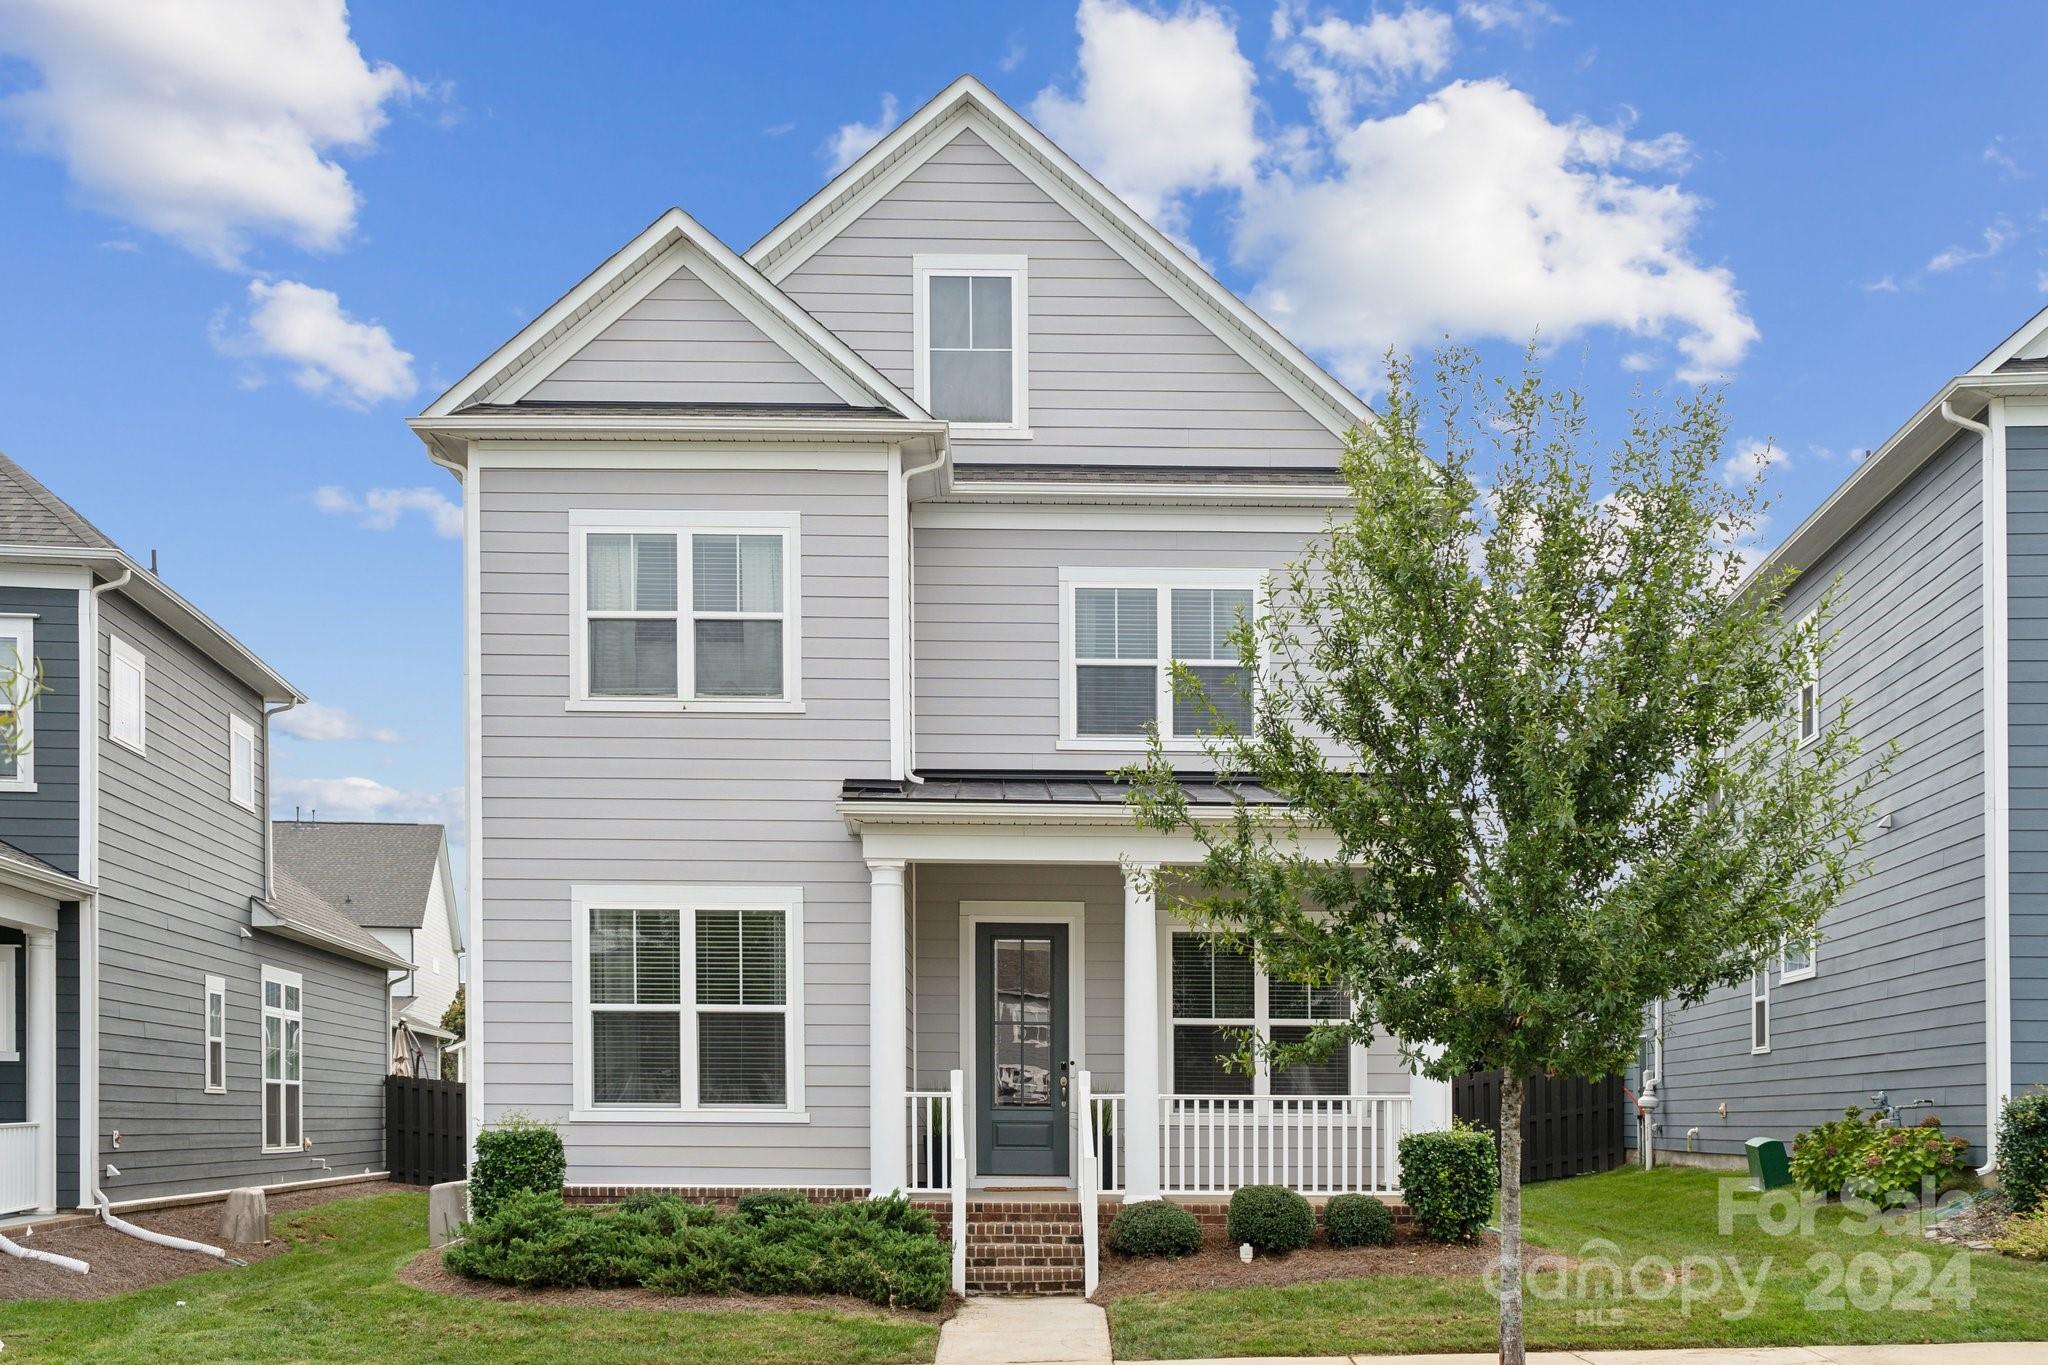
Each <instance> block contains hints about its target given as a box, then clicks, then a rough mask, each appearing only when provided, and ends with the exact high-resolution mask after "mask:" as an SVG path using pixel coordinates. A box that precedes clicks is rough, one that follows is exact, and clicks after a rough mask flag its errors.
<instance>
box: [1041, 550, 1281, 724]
mask: <svg viewBox="0 0 2048 1365" xmlns="http://www.w3.org/2000/svg"><path fill="white" fill-rule="evenodd" d="M1060 580H1061V581H1060V597H1061V604H1060V605H1061V613H1060V615H1061V634H1062V640H1061V654H1062V656H1063V657H1062V661H1061V669H1060V672H1061V679H1060V701H1061V707H1060V713H1061V743H1062V744H1063V745H1064V746H1066V747H1070V748H1118V749H1127V748H1131V747H1134V746H1136V745H1139V744H1142V743H1143V741H1144V738H1145V735H1146V733H1147V731H1148V730H1149V729H1151V727H1153V726H1155V725H1156V726H1157V727H1158V728H1159V735H1160V738H1161V739H1162V740H1164V741H1165V742H1166V743H1167V744H1169V745H1171V746H1176V747H1181V748H1189V747H1193V746H1195V745H1196V744H1198V743H1199V742H1200V739H1201V737H1202V736H1203V735H1206V734H1210V733H1212V732H1214V731H1216V730H1218V729H1220V728H1222V727H1223V726H1224V725H1228V726H1230V727H1231V728H1233V729H1237V730H1247V729H1249V728H1250V727H1251V723H1252V685H1251V680H1250V679H1249V678H1247V677H1246V675H1245V670H1244V667H1243V663H1242V660H1241V659H1240V657H1239V655H1238V651H1237V645H1236V639H1235V636H1236V632H1237V631H1238V629H1239V627H1240V626H1241V625H1243V624H1245V623H1247V622H1249V621H1250V620H1251V619H1252V616H1253V613H1254V612H1255V611H1256V610H1257V604H1258V583H1257V579H1256V577H1255V576H1254V575H1251V574H1241V573H1234V572H1227V573H1224V574H1220V575H1219V574H1214V573H1208V572H1204V571H1192V570H1179V571H1173V572H1170V573H1142V572H1140V573H1121V572H1116V573H1112V572H1104V571H1096V570H1086V569H1073V570H1064V571H1062V573H1061V575H1060ZM1175 663H1179V664H1182V665H1184V666H1185V667H1187V668H1188V669H1189V670H1190V671H1192V672H1193V674H1194V675H1195V677H1196V678H1197V679H1199V680H1200V682H1201V684H1202V690H1203V694H1204V695H1203V698H1202V700H1200V701H1197V700H1195V699H1193V698H1190V697H1181V696H1176V695H1175V693H1174V689H1173V677H1172V669H1171V665H1173V664H1175Z"/></svg>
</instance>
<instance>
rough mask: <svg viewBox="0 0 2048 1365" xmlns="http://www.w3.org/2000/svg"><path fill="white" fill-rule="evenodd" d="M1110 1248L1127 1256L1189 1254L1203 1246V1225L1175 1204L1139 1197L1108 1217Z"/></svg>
mask: <svg viewBox="0 0 2048 1365" xmlns="http://www.w3.org/2000/svg"><path fill="white" fill-rule="evenodd" d="M1109 1249H1110V1250H1111V1251H1121V1252H1122V1253H1123V1254H1124V1255H1126V1256H1192V1255H1194V1254H1195V1253H1196V1252H1198V1251H1200V1250H1201V1249H1202V1225H1201V1224H1200V1223H1198V1222H1196V1221H1195V1215H1193V1214H1192V1213H1189V1212H1188V1211H1187V1210H1186V1209H1184V1208H1182V1207H1181V1206H1180V1205H1178V1204H1169V1203H1167V1202H1166V1201H1165V1200H1164V1199H1141V1200H1139V1201H1138V1202H1137V1203H1135V1204H1126V1205H1124V1206H1123V1207H1122V1208H1121V1209H1118V1210H1117V1214H1116V1217H1115V1218H1112V1219H1111V1220H1110V1223H1109Z"/></svg>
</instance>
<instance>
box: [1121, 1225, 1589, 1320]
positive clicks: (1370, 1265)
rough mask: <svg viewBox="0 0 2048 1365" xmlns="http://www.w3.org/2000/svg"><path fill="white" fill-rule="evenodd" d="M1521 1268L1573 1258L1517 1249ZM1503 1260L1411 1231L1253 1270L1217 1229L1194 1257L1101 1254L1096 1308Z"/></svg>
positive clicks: (1488, 1249) (1260, 1262)
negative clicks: (1191, 1292) (1383, 1243)
mask: <svg viewBox="0 0 2048 1365" xmlns="http://www.w3.org/2000/svg"><path fill="white" fill-rule="evenodd" d="M1522 1259H1523V1265H1524V1270H1525V1271H1529V1270H1539V1269H1542V1270H1556V1269H1559V1268H1567V1267H1569V1266H1570V1264H1571V1261H1570V1258H1568V1257H1564V1256H1558V1255H1556V1254H1554V1253H1552V1252H1545V1251H1538V1250H1536V1249H1535V1248H1533V1247H1529V1246H1527V1245H1525V1246H1524V1247H1523V1249H1522ZM1499 1260H1500V1240H1499V1239H1498V1238H1496V1237H1495V1236H1494V1235H1493V1234H1491V1233H1483V1234H1481V1237H1480V1240H1479V1241H1477V1242H1473V1243H1470V1244H1469V1245H1467V1244H1446V1243H1443V1242H1432V1241H1430V1240H1429V1239H1428V1238H1425V1237H1421V1236H1418V1235H1417V1234H1416V1233H1415V1232H1414V1230H1413V1229H1411V1228H1408V1227H1405V1226H1404V1227H1401V1228H1398V1229H1396V1231H1395V1234H1394V1244H1393V1245H1392V1246H1390V1247H1346V1248H1341V1249H1340V1248H1337V1247H1329V1246H1321V1245H1316V1246H1309V1247H1304V1248H1303V1249H1302V1250H1300V1251H1295V1252H1290V1253H1288V1254H1287V1255H1285V1256H1254V1257H1253V1258H1252V1262H1251V1264H1250V1265H1246V1264H1245V1263H1244V1262H1243V1261H1241V1260H1239V1259H1238V1252H1237V1246H1236V1245H1235V1244H1234V1243H1232V1242H1231V1241H1230V1239H1229V1238H1228V1237H1227V1236H1226V1235H1225V1234H1224V1233H1223V1232H1222V1231H1220V1230H1217V1229H1207V1230H1205V1231H1204V1234H1203V1238H1202V1249H1201V1250H1200V1251H1198V1252H1196V1253H1195V1254H1194V1255H1193V1256H1185V1257H1181V1258H1178V1259H1172V1258H1168V1257H1164V1256H1121V1255H1118V1254H1117V1253H1116V1252H1114V1251H1110V1250H1107V1249H1104V1251H1103V1253H1102V1280H1101V1283H1100V1284H1098V1285H1097V1286H1096V1290H1095V1298H1096V1301H1097V1302H1107V1301H1108V1300H1110V1299H1123V1298H1129V1297H1131V1296H1132V1295H1136V1294H1162V1293H1167V1292H1170V1291H1174V1290H1182V1289H1250V1288H1253V1287H1257V1286H1266V1285H1282V1284H1304V1283H1307V1282H1309V1281H1312V1280H1356V1279H1365V1278H1368V1277H1370V1276H1374V1275H1455V1276H1473V1277H1477V1276H1480V1275H1483V1274H1485V1273H1486V1272H1487V1271H1488V1270H1489V1269H1491V1268H1492V1267H1493V1266H1494V1265H1496V1264H1497V1263H1498V1262H1499Z"/></svg>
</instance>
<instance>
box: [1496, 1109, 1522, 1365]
mask: <svg viewBox="0 0 2048 1365" xmlns="http://www.w3.org/2000/svg"><path fill="white" fill-rule="evenodd" d="M1500 1359H1501V1365H1525V1363H1524V1357H1523V1350H1522V1078H1521V1077H1520V1076H1518V1075H1516V1074H1515V1073H1514V1072H1513V1071H1503V1072H1502V1073H1501V1080H1500Z"/></svg>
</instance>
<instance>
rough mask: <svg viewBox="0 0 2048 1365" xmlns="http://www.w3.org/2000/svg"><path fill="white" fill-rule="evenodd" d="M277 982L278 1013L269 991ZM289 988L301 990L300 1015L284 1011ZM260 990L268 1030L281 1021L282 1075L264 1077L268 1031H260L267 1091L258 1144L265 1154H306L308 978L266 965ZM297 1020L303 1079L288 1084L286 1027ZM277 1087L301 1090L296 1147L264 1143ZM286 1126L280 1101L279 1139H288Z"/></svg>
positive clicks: (258, 1123) (259, 1070)
mask: <svg viewBox="0 0 2048 1365" xmlns="http://www.w3.org/2000/svg"><path fill="white" fill-rule="evenodd" d="M273 981H275V982H276V983H277V987H278V1005H277V1007H276V1008H275V1009H273V1008H271V1005H270V990H269V987H270V983H271V982H273ZM287 986H292V987H296V988H297V989H298V992H299V1008H298V1009H297V1010H296V1011H293V1010H288V1009H286V1008H285V1007H284V988H285V987H287ZM256 989H257V994H256V1003H257V1006H258V1007H259V1009H260V1011H261V1016H262V1018H263V1020H264V1024H265V1027H266V1028H267V1026H268V1022H269V1020H270V1018H271V1016H273V1015H275V1016H276V1017H277V1020H278V1025H277V1047H278V1064H277V1071H278V1079H276V1080H272V1079H271V1078H270V1077H269V1075H267V1074H264V1073H265V1068H264V1066H263V1060H264V1059H263V1053H264V1047H265V1038H264V1029H262V1028H259V1029H258V1030H257V1034H256V1058H257V1073H258V1074H259V1075H262V1077H263V1091H262V1094H263V1100H262V1103H260V1104H258V1105H257V1106H256V1127H257V1142H258V1144H259V1145H260V1146H261V1147H262V1149H263V1151H264V1152H265V1153H266V1154H271V1153H279V1152H298V1151H303V1150H305V1143H306V982H305V978H304V977H302V976H300V975H299V974H298V973H297V972H294V971H287V970H286V969H285V968H283V967H273V966H271V965H269V964H268V963H265V964H264V965H263V972H262V976H261V978H260V982H259V984H258V986H257V988H256ZM293 1018H296V1019H297V1020H298V1021H299V1078H298V1079H297V1080H295V1081H288V1080H285V1079H284V1072H285V1070H286V1067H285V1065H284V1055H285V1054H284V1046H285V1037H286V1034H287V1032H288V1030H287V1029H286V1028H285V1024H286V1023H287V1022H288V1021H289V1020H291V1019H293ZM273 1085H276V1086H290V1087H293V1088H295V1089H297V1090H298V1092H299V1140H298V1141H297V1142H295V1143H287V1144H285V1145H283V1146H278V1147H273V1146H271V1145H270V1144H269V1143H268V1142H265V1141H264V1140H263V1139H264V1138H266V1137H267V1136H268V1134H266V1133H264V1132H263V1131H262V1128H263V1116H264V1111H265V1109H266V1108H267V1107H268V1105H269V1103H270V1087H271V1086H273ZM285 1126H286V1125H285V1122H284V1108H283V1102H282V1101H281V1100H280V1101H279V1106H278V1134H277V1135H278V1136H279V1137H283V1136H284V1133H285Z"/></svg>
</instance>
